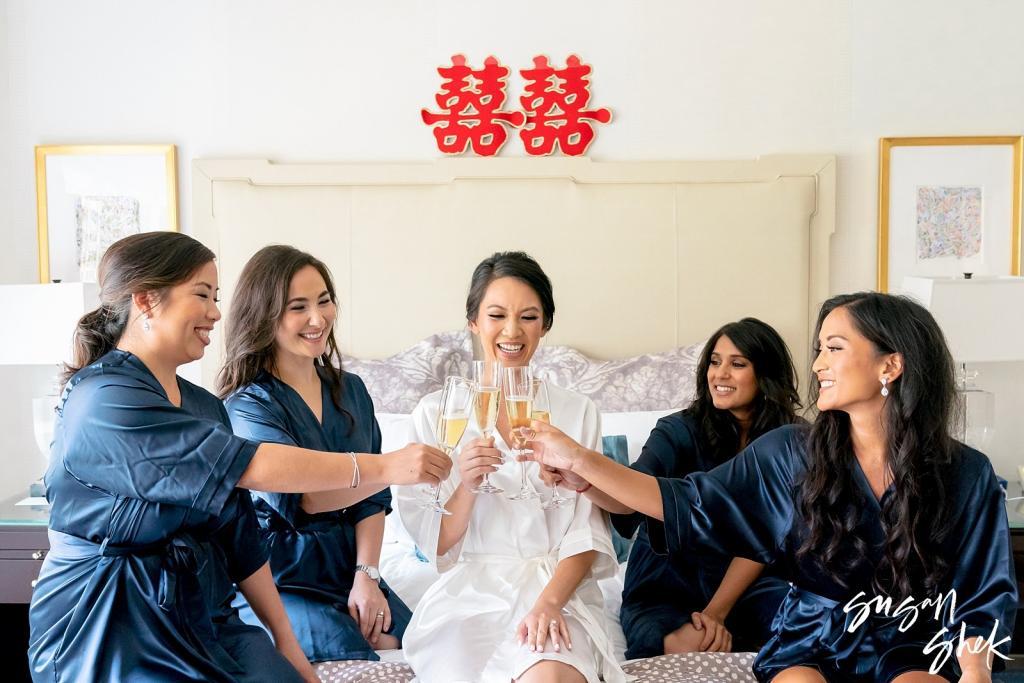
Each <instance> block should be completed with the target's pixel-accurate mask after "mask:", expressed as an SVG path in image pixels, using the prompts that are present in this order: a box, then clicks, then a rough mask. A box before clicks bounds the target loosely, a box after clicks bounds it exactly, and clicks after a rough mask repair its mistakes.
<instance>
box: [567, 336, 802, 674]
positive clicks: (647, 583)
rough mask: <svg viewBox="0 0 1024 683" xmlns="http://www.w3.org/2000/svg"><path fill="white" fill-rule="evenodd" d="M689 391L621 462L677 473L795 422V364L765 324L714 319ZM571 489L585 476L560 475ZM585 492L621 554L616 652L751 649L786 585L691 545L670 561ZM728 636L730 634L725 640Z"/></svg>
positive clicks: (623, 514) (628, 520) (602, 498)
mask: <svg viewBox="0 0 1024 683" xmlns="http://www.w3.org/2000/svg"><path fill="white" fill-rule="evenodd" d="M696 376H697V378H698V382H697V391H696V396H695V398H694V400H693V402H692V403H691V404H690V406H689V407H687V408H686V410H683V411H680V412H678V413H674V414H672V415H668V416H666V417H663V418H661V419H660V420H658V424H657V425H656V426H655V428H654V429H653V430H652V431H651V435H650V438H648V440H647V443H646V444H644V448H643V451H642V452H641V454H640V457H639V458H638V459H637V461H636V462H635V463H633V464H632V465H631V466H630V467H631V469H633V470H635V471H637V472H643V473H644V474H648V475H650V476H652V477H671V478H679V479H681V478H683V477H685V476H686V475H688V474H690V473H692V472H704V471H707V470H710V469H712V468H714V467H715V466H717V465H719V464H721V463H723V462H725V461H727V460H729V459H730V458H732V457H733V456H735V455H736V453H737V452H739V451H740V450H741V449H742V448H743V447H744V446H746V445H747V444H748V443H749V442H750V441H752V440H754V439H756V438H757V437H759V436H761V435H762V434H764V433H766V432H768V431H771V430H772V429H775V428H776V427H779V426H781V425H785V424H792V423H794V422H796V421H797V420H799V418H798V417H797V416H796V413H795V411H796V409H797V408H798V407H799V398H798V394H797V389H796V383H797V382H796V370H795V369H794V368H793V361H792V359H791V357H790V354H789V349H787V348H786V343H785V342H784V341H783V340H782V338H781V337H780V336H779V334H778V332H776V331H775V330H774V329H773V328H772V327H771V326H770V325H767V324H765V323H763V322H761V321H760V320H757V319H756V318H744V319H743V320H739V321H737V322H731V323H728V324H726V325H723V326H722V327H721V328H720V329H718V330H716V331H715V333H714V334H712V335H711V337H710V338H709V339H708V341H707V343H706V344H705V345H704V351H703V353H702V354H701V357H700V360H699V362H698V363H697V372H696ZM566 483H567V484H571V485H575V487H576V488H580V487H581V486H582V485H585V483H586V482H582V481H578V482H566ZM586 495H587V496H589V497H590V498H591V500H593V501H594V502H595V503H596V504H597V505H599V506H601V507H603V508H605V509H607V510H608V511H609V512H612V513H618V514H613V515H612V524H614V525H615V527H616V529H617V530H618V531H619V533H620V534H622V535H623V536H627V537H628V536H632V535H633V533H634V532H636V534H637V535H636V539H635V540H634V542H633V547H632V549H631V550H630V554H629V563H628V565H627V569H626V579H625V587H624V590H623V592H622V610H621V613H620V621H621V623H622V629H623V631H624V633H625V635H626V644H627V649H626V658H627V659H637V658H641V657H654V656H657V655H661V654H666V653H673V652H699V651H705V652H719V651H724V652H728V651H730V650H737V649H739V650H751V649H753V650H756V649H758V648H760V647H761V646H762V645H763V644H764V643H765V642H766V641H767V640H768V638H769V636H770V634H771V623H772V619H773V618H774V616H775V612H776V611H777V610H778V608H779V605H780V604H781V603H782V600H783V599H784V598H785V596H786V593H787V592H788V591H789V584H788V583H786V582H785V581H783V580H782V579H780V578H778V577H776V576H773V575H772V570H771V569H769V570H768V573H767V574H766V575H762V572H763V571H764V565H762V564H761V563H758V562H753V561H751V560H748V559H745V558H734V557H733V556H731V555H729V554H723V553H718V552H709V551H708V549H706V548H704V549H701V552H697V550H696V549H691V551H690V552H687V553H683V552H680V553H676V554H675V556H674V559H673V560H672V561H670V560H669V559H668V558H666V557H665V556H664V555H663V554H657V553H655V552H654V550H653V549H652V548H651V543H650V541H649V540H648V537H647V528H646V526H645V525H644V524H643V523H642V522H643V519H644V517H643V515H641V514H639V513H635V512H632V511H630V510H629V509H628V508H625V507H624V506H623V505H622V504H621V503H618V502H617V501H615V500H614V499H611V498H609V497H608V496H607V495H604V494H603V493H602V492H601V491H600V490H599V489H597V488H596V487H593V486H591V487H588V488H587V492H586ZM734 640H735V642H734Z"/></svg>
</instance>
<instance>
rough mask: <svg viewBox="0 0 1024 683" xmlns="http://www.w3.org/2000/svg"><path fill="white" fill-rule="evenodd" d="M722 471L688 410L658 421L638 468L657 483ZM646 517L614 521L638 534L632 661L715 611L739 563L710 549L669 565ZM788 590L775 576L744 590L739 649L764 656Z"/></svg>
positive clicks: (631, 587)
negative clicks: (714, 600) (710, 607)
mask: <svg viewBox="0 0 1024 683" xmlns="http://www.w3.org/2000/svg"><path fill="white" fill-rule="evenodd" d="M715 465H717V463H716V462H715V461H714V460H713V459H712V457H711V454H710V452H709V448H708V447H707V445H706V444H705V443H704V441H703V439H702V438H701V437H700V430H699V428H698V426H697V424H696V421H695V420H694V418H693V416H691V415H690V414H689V413H687V412H685V411H682V412H678V413H673V414H672V415H667V416H665V417H663V418H661V419H660V420H658V424H657V425H655V427H654V429H653V430H652V431H651V435H650V437H649V438H648V439H647V443H645V444H644V448H643V451H642V452H641V453H640V457H639V458H638V459H637V461H636V462H635V463H633V464H632V465H631V467H632V469H634V470H637V471H638V472H643V473H644V474H649V475H651V476H654V477H674V478H680V479H681V478H682V477H685V476H686V475H688V474H690V473H691V472H704V471H707V470H710V469H712V468H714V467H715ZM643 519H644V517H643V515H641V514H639V513H634V514H631V515H612V524H613V525H614V526H615V529H616V530H617V531H618V532H619V533H620V534H622V535H623V536H627V537H628V536H631V535H632V534H633V532H634V531H636V533H637V535H636V539H635V540H634V542H633V548H632V550H630V553H629V563H628V565H627V567H626V580H625V588H624V589H623V592H622V610H621V613H620V621H621V623H622V630H623V632H624V633H625V634H626V643H627V646H628V647H627V649H626V658H627V659H639V658H641V657H655V656H657V655H662V654H665V652H664V650H665V648H664V643H663V640H664V638H665V636H666V635H668V634H669V633H671V632H672V631H675V630H676V629H678V628H679V627H681V626H682V625H683V624H686V623H689V622H690V615H691V613H693V612H699V611H701V610H703V609H704V608H705V607H706V606H707V604H708V602H710V600H711V597H712V596H713V595H714V594H715V591H716V590H718V587H719V585H720V584H721V583H722V579H723V578H724V577H725V573H726V571H727V570H728V568H729V563H730V562H731V561H732V556H731V555H728V554H724V553H719V552H715V551H711V550H709V549H707V548H700V549H690V550H689V551H688V552H687V553H685V554H680V555H677V556H675V557H674V558H673V559H672V561H669V560H668V559H666V558H665V557H664V556H663V555H658V554H656V553H655V552H654V550H653V549H652V548H651V543H650V540H649V539H648V537H647V529H646V527H645V526H644V525H643V524H641V522H642V521H643ZM637 527H639V529H637ZM768 571H769V572H770V569H769V570H768ZM787 592H789V584H788V583H787V582H785V581H783V580H782V579H779V578H777V577H775V576H771V575H769V574H765V575H762V576H761V577H759V578H758V579H757V581H755V582H754V583H753V584H752V585H751V586H750V587H749V588H748V589H747V590H746V592H744V594H743V595H742V596H741V597H740V599H739V600H738V601H737V602H736V605H735V606H734V607H733V609H732V610H731V611H730V613H729V617H728V619H727V620H726V627H727V628H728V629H729V631H730V633H732V635H733V649H735V650H737V651H740V650H757V649H759V648H760V647H761V646H762V645H764V643H765V641H767V640H768V638H769V637H770V635H771V624H772V619H773V618H774V617H775V612H776V611H778V608H779V605H780V604H782V600H783V599H784V598H785V597H786V593H787Z"/></svg>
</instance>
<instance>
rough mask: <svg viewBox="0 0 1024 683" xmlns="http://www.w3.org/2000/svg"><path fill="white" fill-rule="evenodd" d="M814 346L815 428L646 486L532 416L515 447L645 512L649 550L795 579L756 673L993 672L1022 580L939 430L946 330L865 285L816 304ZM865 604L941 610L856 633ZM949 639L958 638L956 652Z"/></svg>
mask: <svg viewBox="0 0 1024 683" xmlns="http://www.w3.org/2000/svg"><path fill="white" fill-rule="evenodd" d="M815 338H816V339H817V341H818V344H819V346H820V348H819V352H818V356H817V358H816V359H815V361H814V364H813V370H814V372H815V374H816V376H817V378H818V383H816V384H820V385H821V387H820V389H817V390H816V391H815V393H816V396H815V398H816V402H817V407H818V410H819V413H818V415H817V417H816V418H815V420H814V423H813V424H812V425H811V426H810V427H809V428H804V427H799V426H786V427H782V428H779V429H776V430H774V431H772V432H769V433H768V434H765V435H764V436H762V437H761V438H759V439H757V440H755V441H754V442H753V443H751V444H750V446H749V447H747V448H746V449H745V450H744V451H743V452H741V453H740V454H738V455H737V456H736V457H734V458H732V459H731V460H730V461H729V462H727V463H725V464H723V465H721V466H720V467H717V468H715V469H713V470H711V471H709V472H705V473H694V474H691V475H689V476H688V477H686V478H685V479H671V478H660V479H657V480H653V478H651V477H645V476H643V475H640V474H639V473H637V472H633V471H631V470H629V469H627V468H623V467H621V466H619V465H616V464H615V463H611V462H610V461H608V460H607V459H606V458H604V457H602V456H601V455H600V454H598V453H592V452H590V451H589V450H588V449H584V448H581V447H580V446H578V445H574V444H573V443H572V442H571V441H570V440H569V439H567V438H566V437H565V435H562V434H559V433H557V430H555V429H553V428H552V427H550V426H548V425H544V424H542V423H539V422H536V421H535V422H534V423H533V425H532V426H533V428H534V429H535V430H537V436H536V438H535V439H534V440H533V441H532V442H531V443H530V445H529V446H530V448H531V449H532V453H531V454H530V455H528V456H527V457H528V458H530V459H533V460H538V461H541V462H543V463H545V464H547V465H548V466H552V467H556V468H559V469H562V470H565V471H566V472H567V475H566V476H575V477H578V478H582V479H583V480H585V481H588V482H591V483H592V484H593V487H594V488H599V489H601V490H602V491H604V492H605V493H606V494H608V495H609V496H611V497H613V498H614V499H616V500H618V501H620V502H621V503H623V504H626V505H629V506H630V507H632V508H634V509H636V510H638V511H641V512H643V513H644V514H646V515H649V517H650V519H648V520H647V529H648V532H649V536H650V539H651V544H652V546H653V547H654V548H655V549H658V548H659V547H660V548H662V549H664V550H666V551H667V552H668V553H669V555H670V556H673V555H676V556H681V557H686V556H688V553H690V552H691V548H692V547H693V546H694V545H696V546H704V547H707V548H711V549H714V550H717V551H718V552H728V553H731V554H733V555H739V556H741V557H749V558H752V559H755V560H758V561H760V562H765V563H768V562H775V563H776V565H777V566H779V568H780V570H781V571H782V572H783V577H784V578H786V579H788V580H789V581H790V582H791V584H792V587H791V588H790V590H789V591H788V592H787V594H786V596H785V599H784V600H783V602H782V605H781V607H780V608H779V611H778V613H777V614H776V617H775V619H774V620H773V622H772V637H771V639H770V640H768V642H767V643H766V644H765V645H764V647H763V648H762V649H761V651H760V653H759V654H758V657H757V660H756V661H755V662H754V673H755V674H756V676H757V677H758V680H760V681H773V683H783V682H784V683H793V682H805V681H806V682H812V683H822V682H823V681H826V680H827V681H842V682H844V683H846V682H849V683H862V682H863V683H867V682H868V681H894V683H910V682H911V681H942V680H950V681H961V683H966V682H967V681H971V682H972V683H982V682H985V683H988V682H990V681H991V680H992V670H991V669H992V660H991V656H992V653H995V654H998V655H999V656H1000V657H1005V654H1006V651H1007V650H1008V648H1009V640H1010V639H1009V634H1010V633H1012V632H1013V623H1014V617H1015V615H1016V607H1017V586H1016V582H1015V581H1014V578H1013V574H1012V569H1011V567H1012V564H1011V562H1012V558H1011V553H1010V538H1009V532H1008V530H1007V520H1006V509H1005V500H1004V494H1003V492H1002V490H1001V489H1000V487H999V484H998V482H997V480H996V476H995V472H994V471H993V470H992V465H991V463H990V462H989V460H988V458H986V457H985V456H984V455H983V454H981V453H979V452H978V451H975V450H973V449H971V448H969V447H967V446H965V445H964V444H961V443H959V442H957V441H955V440H954V439H953V438H952V437H950V423H951V419H952V416H953V414H954V409H955V401H956V398H955V390H954V380H953V361H952V358H951V357H950V354H949V350H948V348H947V347H946V343H945V340H944V339H943V336H942V331H941V330H940V329H939V326H938V324H937V323H936V322H935V319H934V318H933V317H932V315H931V314H930V313H929V312H928V311H927V310H925V309H924V308H923V307H922V306H921V305H920V304H918V303H916V302H914V301H912V300H910V299H907V298H905V297H898V296H891V295H886V294H878V293H875V292H861V293H857V294H848V295H841V296H836V297H833V298H832V299H829V300H828V301H826V302H825V304H824V305H823V306H822V308H821V311H820V313H819V315H818V322H817V329H816V330H815ZM755 365H756V363H755ZM812 386H815V387H816V385H812ZM951 592H952V593H955V595H956V606H955V609H954V608H953V603H952V601H948V602H947V601H945V600H944V596H948V595H950V594H951ZM876 598H878V599H880V601H881V603H882V604H890V603H887V602H886V601H887V600H889V599H891V600H892V603H891V604H912V603H915V602H918V601H920V600H922V599H926V600H929V601H931V602H930V604H933V605H934V604H940V605H941V607H942V608H941V609H939V610H938V611H937V613H936V615H935V616H936V618H935V619H921V620H917V621H916V622H915V623H913V624H912V625H909V624H907V625H905V624H903V623H902V619H900V618H886V617H885V615H879V616H875V617H873V618H871V619H869V620H868V621H867V622H866V623H864V624H863V625H861V626H860V628H851V625H852V624H853V623H854V621H855V620H857V619H859V616H858V614H857V612H858V611H859V609H858V606H859V605H863V604H865V603H866V602H872V601H875V602H878V600H876ZM905 601H906V603H905ZM851 613H853V614H851ZM893 616H895V615H893ZM950 633H951V634H959V638H960V639H961V640H965V641H966V640H967V639H969V640H970V647H969V648H967V649H960V650H957V652H956V657H955V658H953V657H952V656H950V650H951V647H952V646H951V645H950V644H949V639H948V638H946V636H947V635H948V634H950ZM937 649H938V650H939V652H938V653H936V652H935V650H937ZM997 661H998V660H997ZM1000 664H1001V663H1000Z"/></svg>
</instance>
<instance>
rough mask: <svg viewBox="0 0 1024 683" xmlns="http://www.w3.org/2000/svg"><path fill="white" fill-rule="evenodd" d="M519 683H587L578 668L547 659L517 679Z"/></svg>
mask: <svg viewBox="0 0 1024 683" xmlns="http://www.w3.org/2000/svg"><path fill="white" fill-rule="evenodd" d="M516 681H518V683H587V681H586V679H585V678H583V674H581V673H580V672H579V671H577V670H576V667H573V666H569V665H568V664H566V663H564V662H556V661H554V660H551V659H545V660H542V661H539V662H537V663H536V664H534V665H533V666H531V667H530V668H529V669H527V670H526V671H524V672H523V675H522V676H520V677H519V678H517V679H516Z"/></svg>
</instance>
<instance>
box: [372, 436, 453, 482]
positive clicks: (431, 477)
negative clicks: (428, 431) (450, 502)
mask: <svg viewBox="0 0 1024 683" xmlns="http://www.w3.org/2000/svg"><path fill="white" fill-rule="evenodd" d="M381 458H382V461H383V463H384V467H385V475H384V481H386V482H388V483H389V484H399V485H402V484H409V485H411V484H429V485H431V486H436V485H437V484H439V483H440V482H442V481H444V480H445V479H447V478H448V473H449V472H451V469H452V460H451V458H449V457H448V456H447V455H445V454H444V453H443V452H442V451H440V450H439V449H437V448H433V447H431V446H425V445H424V444H421V443H411V444H408V445H407V446H405V448H400V449H399V450H397V451H392V452H391V453H387V454H385V455H383V456H381Z"/></svg>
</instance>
